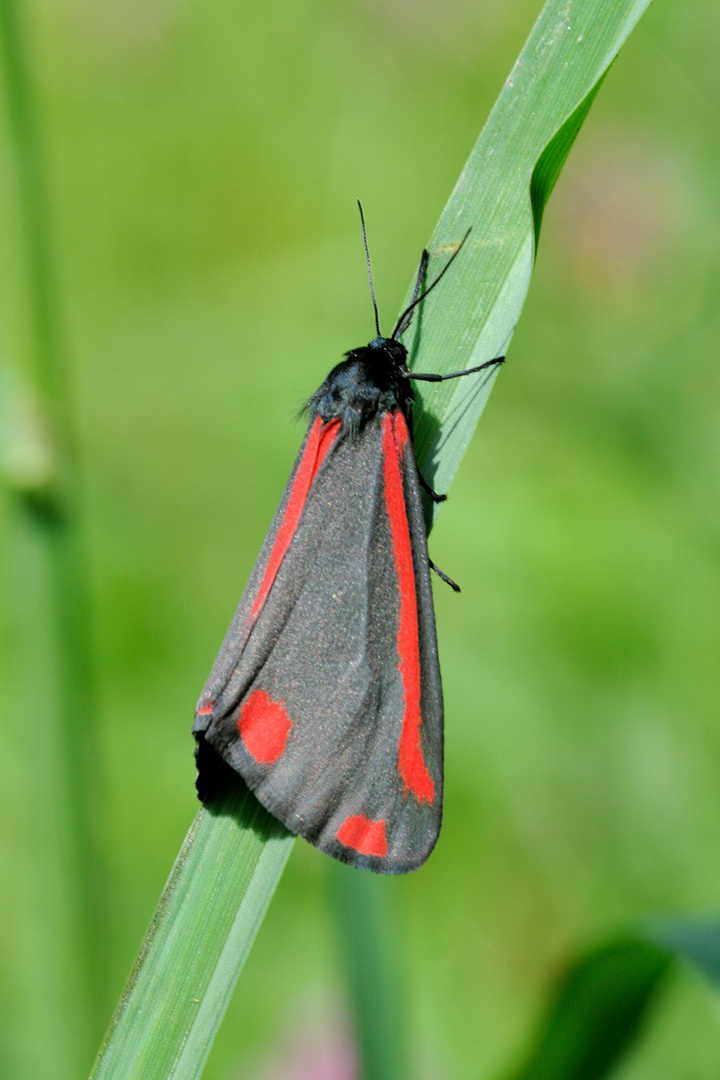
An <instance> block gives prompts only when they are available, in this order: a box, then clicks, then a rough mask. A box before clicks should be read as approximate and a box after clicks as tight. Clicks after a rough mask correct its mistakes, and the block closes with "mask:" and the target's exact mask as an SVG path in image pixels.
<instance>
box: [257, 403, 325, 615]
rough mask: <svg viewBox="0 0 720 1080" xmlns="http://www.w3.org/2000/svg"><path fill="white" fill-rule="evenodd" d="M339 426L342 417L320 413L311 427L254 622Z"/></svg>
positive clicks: (259, 595)
mask: <svg viewBox="0 0 720 1080" xmlns="http://www.w3.org/2000/svg"><path fill="white" fill-rule="evenodd" d="M339 427H340V421H339V420H331V421H330V423H329V424H323V422H322V420H321V419H320V417H319V416H318V417H317V418H316V420H315V422H314V424H313V426H312V428H311V429H310V435H309V437H308V441H307V443H306V444H305V451H304V453H303V456H302V461H301V462H300V465H299V467H298V470H297V472H296V473H295V479H294V480H293V486H292V490H291V492H290V498H289V499H288V504H287V507H286V510H285V516H284V518H283V520H282V523H281V525H280V528H279V529H278V531H277V535H276V537H275V543H274V544H273V548H272V551H271V552H270V558H269V559H268V564H267V566H266V567H265V573H264V574H263V579H262V581H261V582H260V588H259V589H258V592H257V596H256V597H255V601H254V603H253V606H252V610H251V612H250V622H251V623H252V622H254V621H255V619H256V618H257V617H258V615H259V614H260V612H261V611H262V609H263V605H264V604H265V601H266V600H267V598H268V593H269V592H270V589H271V588H272V584H273V582H274V580H275V578H276V577H277V572H278V570H279V569H280V564H281V563H282V561H283V559H284V558H285V554H286V552H287V549H288V548H289V547H290V542H291V540H292V538H293V536H294V535H295V530H296V529H297V527H298V524H299V523H300V518H301V517H302V512H303V510H304V509H305V503H306V501H307V497H308V493H309V491H310V488H311V487H312V483H313V480H314V479H315V477H316V476H317V474H318V470H319V469H320V466H321V465H322V463H323V461H324V459H325V455H326V454H327V452H328V450H329V449H330V447H331V446H332V444H333V440H334V439H335V436H336V435H337V433H338V429H339Z"/></svg>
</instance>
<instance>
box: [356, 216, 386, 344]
mask: <svg viewBox="0 0 720 1080" xmlns="http://www.w3.org/2000/svg"><path fill="white" fill-rule="evenodd" d="M357 204H358V209H359V211H360V224H361V225H362V234H363V244H364V245H365V262H366V263H367V273H368V281H369V282H370V295H371V297H372V302H373V310H374V311H375V329H376V330H377V336H378V337H382V334H381V333H380V316H379V315H378V306H377V300H376V299H375V286H374V285H373V276H372V265H371V263H370V248H369V247H368V242H367V232H366V231H365V215H364V214H363V208H362V203H361V202H360V200H359V199H358V201H357Z"/></svg>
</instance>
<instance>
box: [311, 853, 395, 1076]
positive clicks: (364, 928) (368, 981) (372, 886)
mask: <svg viewBox="0 0 720 1080" xmlns="http://www.w3.org/2000/svg"><path fill="white" fill-rule="evenodd" d="M329 873H330V884H331V897H332V900H333V902H334V906H335V910H336V915H337V921H338V923H339V929H340V939H341V944H342V948H343V950H344V953H345V957H344V959H345V963H346V971H347V978H348V990H349V993H350V1004H351V1008H352V1019H353V1023H354V1026H355V1035H356V1038H357V1047H358V1053H359V1055H360V1070H361V1072H360V1075H361V1076H362V1080H409V1077H410V1075H411V1069H410V1061H409V1048H408V1041H407V1037H406V1017H405V1012H404V1005H405V1004H406V1003H407V992H406V988H405V986H404V982H403V979H402V977H401V975H402V973H401V971H400V969H399V968H400V966H399V962H398V960H399V955H398V954H399V950H398V944H397V940H396V935H395V933H393V929H394V928H393V925H392V924H393V919H392V911H389V910H388V902H389V899H390V897H389V895H388V884H389V882H388V881H387V879H386V878H384V877H380V876H378V875H376V874H369V873H367V872H361V871H358V870H353V869H351V868H350V867H348V866H343V865H342V864H341V863H333V864H332V865H331V866H330V867H329Z"/></svg>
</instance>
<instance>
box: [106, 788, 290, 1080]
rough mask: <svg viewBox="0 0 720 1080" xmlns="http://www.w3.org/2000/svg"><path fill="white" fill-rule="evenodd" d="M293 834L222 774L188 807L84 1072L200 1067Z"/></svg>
mask: <svg viewBox="0 0 720 1080" xmlns="http://www.w3.org/2000/svg"><path fill="white" fill-rule="evenodd" d="M293 839H294V838H293V837H292V836H291V835H290V834H289V833H288V832H287V830H286V829H285V828H284V826H282V825H281V824H280V823H279V822H278V821H276V820H275V818H273V817H271V816H270V814H268V813H267V811H265V810H264V809H263V808H262V807H261V806H260V804H259V803H258V801H257V799H256V798H255V797H254V795H252V794H251V793H250V792H249V791H248V790H247V788H245V787H244V785H242V784H240V783H239V782H235V781H234V780H232V778H231V780H230V782H228V783H227V784H226V785H225V786H224V787H223V789H222V790H221V791H219V792H218V794H217V796H216V797H215V798H214V799H213V800H212V801H210V802H208V803H207V804H206V806H205V807H203V809H202V810H201V811H200V812H199V813H198V815H197V816H196V818H195V821H194V822H193V824H192V827H191V828H190V831H189V833H188V835H187V837H186V839H185V843H184V844H183V847H182V849H181V851H180V854H179V855H178V858H177V861H176V863H175V866H174V867H173V869H172V872H171V874H170V877H169V879H168V883H167V885H166V886H165V889H164V891H163V894H162V896H161V898H160V903H159V904H158V909H157V911H156V913H155V917H154V919H153V921H152V924H151V926H150V929H149V931H148V934H147V937H146V939H145V943H144V945H143V949H142V951H141V953H140V956H139V957H138V960H137V963H136V965H135V968H134V970H133V972H132V975H131V976H130V981H129V983H128V986H127V988H126V990H125V993H124V994H123V997H122V999H121V1001H120V1004H119V1005H118V1009H117V1012H116V1014H115V1016H114V1018H113V1022H112V1024H111V1026H110V1030H109V1031H108V1034H107V1036H106V1039H105V1042H104V1044H103V1046H102V1047H101V1049H100V1054H99V1056H98V1060H97V1062H96V1064H95V1068H94V1070H93V1072H92V1076H93V1078H94V1080H105V1078H108V1080H109V1078H110V1077H112V1078H113V1080H120V1078H121V1077H135V1078H137V1077H142V1078H143V1080H155V1078H160V1077H178V1078H179V1077H190V1076H199V1075H200V1073H201V1072H202V1068H203V1065H204V1063H205V1059H206V1058H207V1055H208V1053H209V1052H210V1047H211V1045H212V1041H213V1038H214V1036H215V1032H216V1031H217V1028H218V1026H219V1024H220V1021H221V1020H222V1017H223V1015H224V1013H225V1009H226V1008H227V1004H228V1001H229V1000H230V995H231V994H232V991H233V989H234V986H235V983H236V981H237V978H238V975H239V974H240V971H241V969H242V966H243V963H244V962H245V958H246V956H247V954H248V952H249V951H250V947H251V945H252V943H253V941H254V940H255V935H256V933H257V931H258V928H259V926H260V923H261V922H262V919H263V916H264V915H265V911H266V910H267V906H268V904H269V903H270V900H271V898H272V894H273V893H274V891H275V887H276V885H277V883H278V881H279V880H280V876H281V874H282V871H283V869H284V867H285V863H286V862H287V859H288V856H289V855H290V851H291V849H292V844H293Z"/></svg>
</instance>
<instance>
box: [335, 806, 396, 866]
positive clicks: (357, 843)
mask: <svg viewBox="0 0 720 1080" xmlns="http://www.w3.org/2000/svg"><path fill="white" fill-rule="evenodd" d="M336 835H337V838H338V840H339V841H340V843H341V844H344V845H345V847H349V848H352V849H353V851H359V852H360V854H361V855H379V856H380V858H384V856H385V855H387V839H386V836H385V822H384V821H371V820H370V818H366V817H365V815H364V814H353V816H352V817H349V818H346V819H345V821H343V823H342V825H341V826H340V828H339V829H338V831H337V833H336Z"/></svg>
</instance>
